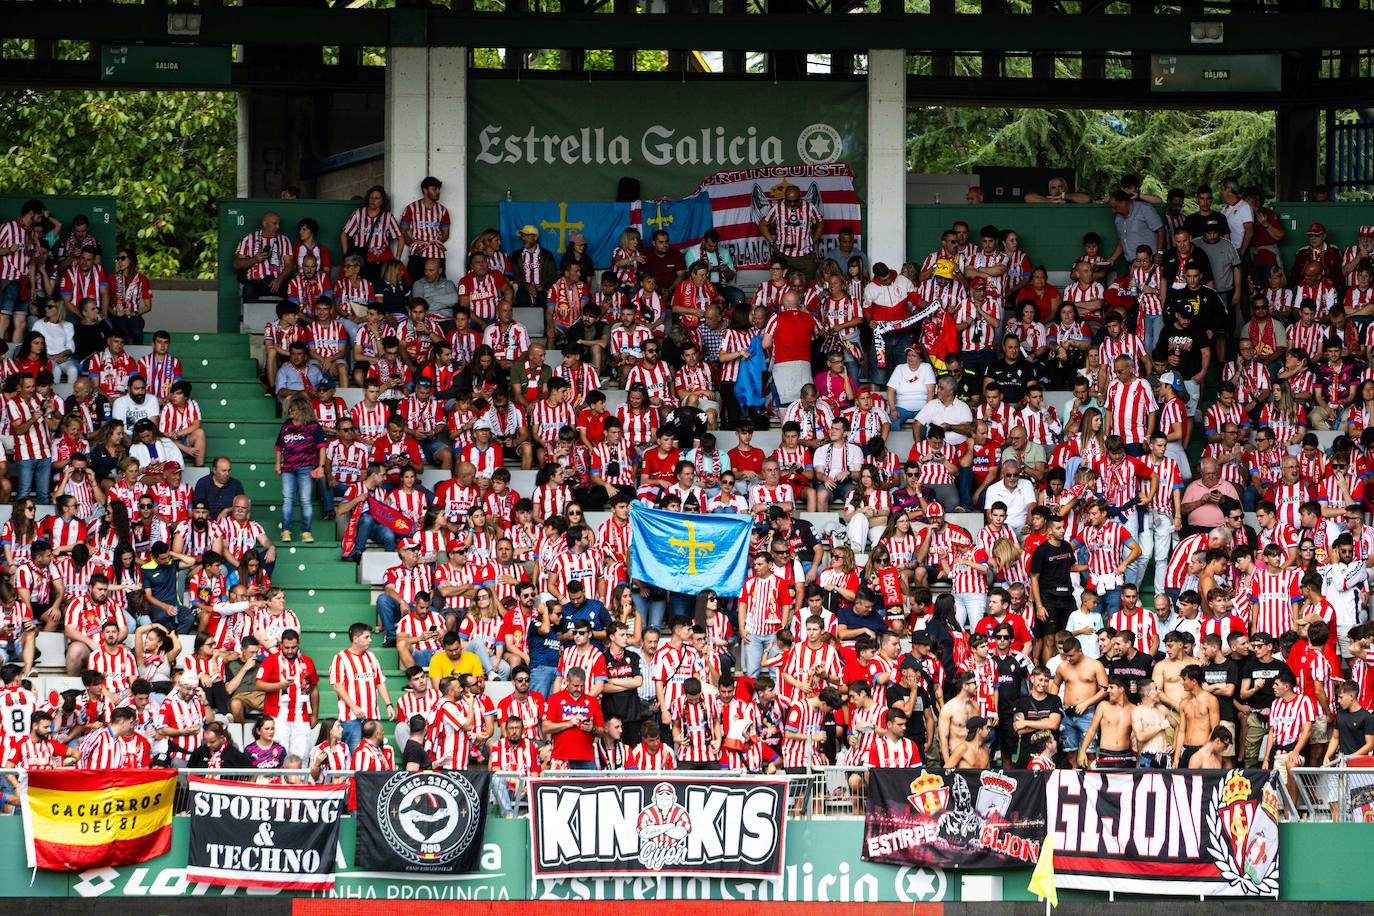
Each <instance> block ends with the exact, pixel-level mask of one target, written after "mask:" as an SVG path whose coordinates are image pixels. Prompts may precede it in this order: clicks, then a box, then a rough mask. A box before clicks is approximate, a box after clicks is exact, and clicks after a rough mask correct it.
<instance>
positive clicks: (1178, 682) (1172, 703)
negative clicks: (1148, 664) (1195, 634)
mask: <svg viewBox="0 0 1374 916" xmlns="http://www.w3.org/2000/svg"><path fill="white" fill-rule="evenodd" d="M1186 645H1187V640H1186V639H1185V638H1184V636H1183V634H1182V633H1180V632H1179V631H1178V630H1170V631H1169V632H1168V633H1167V634H1166V635H1165V637H1164V653H1165V654H1164V659H1163V660H1162V661H1158V662H1155V673H1154V675H1153V677H1152V678H1151V680H1153V681H1154V685H1155V686H1156V687H1158V688H1159V699H1160V701H1161V702H1162V703H1163V704H1164V705H1165V706H1167V707H1169V708H1170V709H1172V710H1174V711H1175V712H1177V711H1178V704H1179V703H1182V702H1183V678H1182V674H1183V669H1184V668H1187V667H1188V666H1189V665H1192V664H1195V663H1196V662H1195V661H1194V660H1193V659H1191V658H1189V657H1188V656H1187V655H1185V654H1184V652H1183V650H1184V647H1185V646H1186Z"/></svg>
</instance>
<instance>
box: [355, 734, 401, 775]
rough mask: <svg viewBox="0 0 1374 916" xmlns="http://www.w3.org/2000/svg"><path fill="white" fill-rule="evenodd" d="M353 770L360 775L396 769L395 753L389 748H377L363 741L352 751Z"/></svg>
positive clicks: (384, 746) (383, 746) (385, 746)
mask: <svg viewBox="0 0 1374 916" xmlns="http://www.w3.org/2000/svg"><path fill="white" fill-rule="evenodd" d="M352 763H353V769H355V770H357V771H358V772H360V773H377V772H384V771H386V770H394V769H396V752H395V751H393V750H392V749H391V748H390V746H388V745H382V746H381V747H377V745H375V744H373V743H372V742H370V741H364V742H363V743H362V744H360V745H358V746H357V748H356V749H354V751H353V760H352Z"/></svg>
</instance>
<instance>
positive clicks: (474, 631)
mask: <svg viewBox="0 0 1374 916" xmlns="http://www.w3.org/2000/svg"><path fill="white" fill-rule="evenodd" d="M504 619H505V614H504V612H503V611H502V610H501V605H500V604H499V603H498V602H497V601H496V598H495V596H493V595H492V592H491V589H489V588H486V587H481V588H478V589H477V591H476V592H474V593H473V596H472V607H470V608H468V613H467V616H465V617H464V618H463V619H462V621H460V622H459V624H458V632H460V633H462V634H463V635H464V636H466V637H467V638H468V639H470V640H472V641H474V642H476V643H478V644H479V645H481V647H482V650H483V651H482V652H479V653H476V654H477V655H479V656H480V657H483V661H484V662H486V663H487V671H488V676H489V677H490V679H491V680H493V681H504V680H507V679H509V677H510V662H509V661H507V660H506V659H505V658H503V657H502V656H503V655H504V653H505V650H506V644H505V643H504V642H503V641H502V640H501V639H500V638H499V634H500V632H501V624H502V622H503V621H504Z"/></svg>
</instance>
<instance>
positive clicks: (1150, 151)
mask: <svg viewBox="0 0 1374 916" xmlns="http://www.w3.org/2000/svg"><path fill="white" fill-rule="evenodd" d="M907 124H908V134H907V165H908V168H909V169H911V170H912V171H916V172H935V173H939V172H976V171H977V170H978V167H979V166H980V165H981V166H991V165H996V166H1039V167H1045V168H1053V167H1056V166H1064V167H1071V168H1074V169H1076V170H1077V172H1078V185H1079V188H1080V189H1082V190H1086V191H1088V192H1090V193H1092V194H1094V195H1095V196H1100V195H1102V194H1105V193H1106V192H1107V191H1109V190H1111V189H1112V188H1114V187H1115V184H1114V183H1115V182H1116V181H1117V180H1118V179H1119V178H1120V177H1121V176H1122V175H1123V174H1125V173H1126V172H1134V173H1136V174H1138V175H1140V176H1141V177H1142V178H1143V179H1144V188H1145V190H1146V191H1150V192H1153V193H1156V194H1158V193H1162V192H1163V191H1164V190H1166V189H1167V188H1169V187H1182V188H1185V189H1191V188H1193V187H1194V186H1196V185H1198V184H1201V183H1212V184H1215V183H1216V181H1217V180H1218V179H1220V178H1222V177H1224V176H1226V175H1239V176H1240V177H1241V180H1242V181H1244V182H1255V183H1258V184H1260V185H1267V184H1268V183H1269V182H1270V181H1271V180H1272V176H1273V174H1274V163H1275V149H1274V116H1273V114H1272V113H1270V112H1251V111H1091V110H1068V109H1014V108H921V109H915V110H913V111H912V112H911V113H910V114H909V116H908V121H907Z"/></svg>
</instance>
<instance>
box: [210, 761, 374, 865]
mask: <svg viewBox="0 0 1374 916" xmlns="http://www.w3.org/2000/svg"><path fill="white" fill-rule="evenodd" d="M189 782H190V787H191V841H190V845H189V847H188V849H187V853H186V877H187V878H188V879H190V880H192V881H200V882H203V883H205V884H217V885H222V886H225V887H255V888H275V889H278V890H306V891H327V890H330V889H331V888H333V887H334V865H335V861H336V859H337V858H338V856H337V854H336V851H337V849H338V845H339V818H340V816H341V815H342V814H343V810H344V805H345V803H346V801H347V797H348V786H347V784H345V783H331V784H327V785H319V786H293V785H276V784H268V785H263V784H261V783H244V782H225V781H223V780H219V779H212V778H208V777H204V776H192V777H190V780H189Z"/></svg>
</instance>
